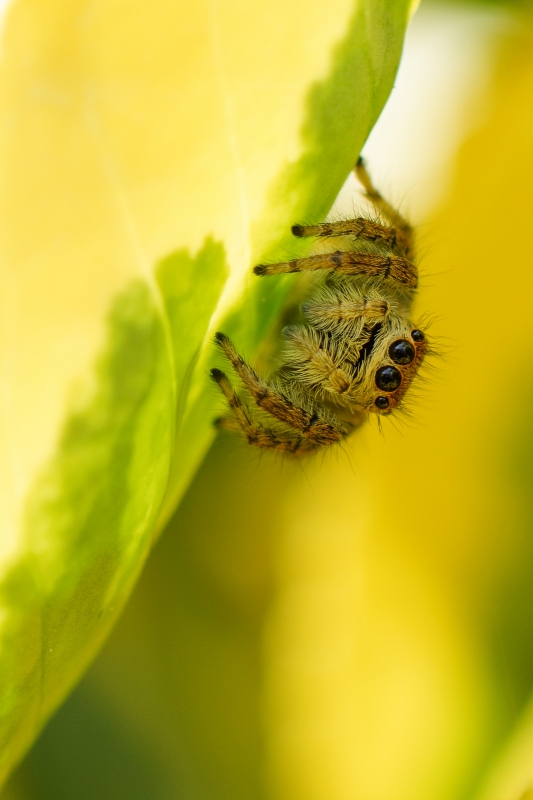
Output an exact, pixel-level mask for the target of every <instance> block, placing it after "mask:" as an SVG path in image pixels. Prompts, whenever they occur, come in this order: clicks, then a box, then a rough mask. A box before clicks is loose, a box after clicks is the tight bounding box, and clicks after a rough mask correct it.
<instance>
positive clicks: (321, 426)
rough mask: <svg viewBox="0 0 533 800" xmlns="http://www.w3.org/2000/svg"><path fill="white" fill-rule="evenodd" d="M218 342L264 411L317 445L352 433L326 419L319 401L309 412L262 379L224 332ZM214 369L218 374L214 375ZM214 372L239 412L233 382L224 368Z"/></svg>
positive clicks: (337, 423) (332, 442) (219, 335)
mask: <svg viewBox="0 0 533 800" xmlns="http://www.w3.org/2000/svg"><path fill="white" fill-rule="evenodd" d="M215 342H216V343H217V344H218V345H219V347H220V348H221V350H222V352H223V353H224V355H225V356H226V358H227V359H228V361H229V362H230V364H231V365H232V367H233V369H234V370H235V372H236V373H237V375H238V376H239V378H240V379H241V380H242V382H243V384H244V386H245V387H246V389H247V390H248V392H249V393H250V395H251V396H252V398H253V400H254V402H255V403H256V405H257V406H258V407H259V408H261V409H262V410H263V411H266V412H267V413H268V414H270V415H271V416H273V417H275V418H276V419H277V420H279V421H280V422H283V423H285V424H286V425H288V426H289V427H290V428H293V429H294V430H295V431H297V432H298V433H299V434H301V435H302V436H303V437H305V439H307V440H309V441H310V442H311V443H312V444H314V445H316V446H319V445H331V444H334V443H335V442H339V441H341V440H342V439H344V438H345V437H346V436H347V435H348V433H349V432H350V430H351V428H350V426H349V425H344V424H342V423H341V422H336V421H335V420H333V419H326V418H325V416H324V414H323V413H322V412H321V410H320V408H319V406H318V404H316V403H313V404H312V405H313V410H312V411H307V410H306V409H304V408H302V407H301V406H300V405H298V403H295V402H293V401H292V400H291V399H290V398H289V397H287V396H286V395H284V394H282V393H281V392H279V391H278V390H277V389H275V388H274V387H272V386H269V384H267V383H266V382H265V381H262V380H261V379H260V378H259V377H258V375H257V374H256V373H255V372H254V370H253V369H252V368H251V367H250V366H249V364H247V363H246V361H244V359H243V358H241V356H240V355H239V354H238V353H237V351H236V350H235V347H234V346H233V344H232V343H231V341H230V340H229V339H228V337H227V336H226V335H225V334H224V333H220V332H219V333H217V334H216V335H215ZM213 372H214V373H215V374H213ZM211 374H212V377H213V378H214V380H215V381H216V382H217V383H218V384H219V386H220V388H221V390H222V391H223V393H224V395H225V396H226V398H227V399H228V402H229V403H230V407H231V408H232V411H233V412H234V414H235V409H234V407H233V406H232V402H231V401H230V397H229V391H230V390H231V392H232V393H233V395H234V396H235V397H237V395H235V393H234V392H233V389H231V387H230V388H229V389H228V388H227V386H229V381H227V378H226V376H225V375H224V373H222V372H221V371H220V370H214V371H213V370H212V372H211ZM222 376H223V377H224V378H225V380H226V381H227V384H225V382H224V381H223V379H222ZM239 403H240V401H239ZM241 405H242V404H241ZM237 421H238V422H239V424H240V425H241V427H243V426H242V424H241V422H240V419H237Z"/></svg>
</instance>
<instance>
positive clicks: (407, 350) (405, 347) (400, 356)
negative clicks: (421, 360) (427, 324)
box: [389, 339, 415, 364]
mask: <svg viewBox="0 0 533 800" xmlns="http://www.w3.org/2000/svg"><path fill="white" fill-rule="evenodd" d="M389 356H390V357H391V359H392V360H393V361H394V363H395V364H410V363H411V361H412V360H413V359H414V357H415V348H414V347H413V345H412V344H411V342H408V341H407V340H406V339H398V341H397V342H393V343H392V344H391V346H390V347H389Z"/></svg>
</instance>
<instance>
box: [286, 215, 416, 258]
mask: <svg viewBox="0 0 533 800" xmlns="http://www.w3.org/2000/svg"><path fill="white" fill-rule="evenodd" d="M291 231H292V233H293V234H294V235H295V236H298V237H299V238H303V237H306V236H353V237H355V238H356V239H364V240H365V241H369V242H382V243H383V244H386V245H387V246H388V247H390V249H391V250H392V252H393V253H395V254H396V255H401V256H405V255H407V254H408V252H409V250H410V248H411V245H412V242H411V240H410V238H409V237H407V236H406V234H405V233H404V231H403V230H401V229H400V228H394V227H391V226H390V225H380V223H379V222H374V221H373V220H371V219H365V218H364V217H356V218H355V219H347V220H342V221H340V222H321V223H319V224H318V225H293V226H292V228H291Z"/></svg>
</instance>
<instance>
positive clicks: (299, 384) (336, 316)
mask: <svg viewBox="0 0 533 800" xmlns="http://www.w3.org/2000/svg"><path fill="white" fill-rule="evenodd" d="M355 172H356V175H357V177H358V178H359V180H360V182H361V183H362V184H363V186H364V188H365V191H366V196H367V197H368V198H370V200H372V201H373V202H374V204H375V206H376V209H377V211H378V212H379V214H380V218H381V219H382V220H384V222H381V221H380V222H377V221H374V220H371V219H366V218H364V217H358V218H356V219H352V220H346V221H342V222H324V223H322V224H319V225H295V226H293V228H292V232H293V234H294V235H295V236H299V237H301V236H316V237H321V238H322V239H324V238H326V237H327V238H328V239H332V240H333V241H335V240H337V242H339V249H336V250H333V251H330V252H324V253H318V254H316V255H311V256H307V257H306V258H298V259H295V260H294V261H288V262H285V263H281V264H260V265H258V266H257V267H255V268H254V273H255V274H256V275H279V274H281V273H287V272H307V271H309V270H322V271H323V272H324V279H323V281H321V282H320V283H319V284H318V285H316V286H315V288H314V290H313V291H312V293H311V296H310V297H309V299H308V300H307V301H306V302H305V303H303V304H302V306H301V311H302V313H303V317H304V319H305V323H304V324H299V325H290V326H288V327H286V328H284V330H283V337H284V339H285V348H284V354H283V355H284V360H283V365H282V367H281V368H280V369H279V370H278V371H277V372H276V373H275V374H274V375H273V376H272V378H271V379H270V380H269V381H268V382H267V381H264V380H262V379H261V378H260V377H259V376H258V375H257V374H256V373H255V372H254V370H253V369H252V368H251V367H250V366H249V365H248V364H247V363H246V362H245V361H244V360H243V359H242V358H241V356H240V355H239V354H238V353H237V351H236V350H235V348H234V346H233V344H232V343H231V342H230V340H229V339H228V337H227V336H226V335H225V334H223V333H217V334H216V336H215V341H216V343H217V344H218V345H219V347H220V348H221V349H222V351H223V353H224V355H225V356H226V358H227V359H228V360H229V362H230V363H231V365H232V367H233V369H234V370H235V372H236V373H237V375H238V376H239V378H240V379H241V381H242V382H243V384H244V387H245V389H246V391H247V393H248V395H249V396H250V398H251V400H252V401H253V403H254V404H255V405H256V406H257V407H258V408H259V409H261V411H262V412H264V414H263V415H261V417H260V418H259V417H258V415H254V414H252V413H251V412H250V409H249V407H248V405H247V404H246V403H245V402H243V401H242V400H241V398H240V397H239V396H238V395H237V394H236V393H235V391H234V390H233V388H232V386H231V384H230V382H229V380H228V378H227V377H226V375H225V373H224V372H222V371H221V370H219V369H213V370H211V377H212V378H213V380H214V381H216V383H217V384H218V386H219V387H220V389H221V391H222V392H223V394H224V396H225V397H226V400H227V401H228V404H229V408H230V412H231V415H230V416H229V417H224V418H222V419H221V420H219V421H218V424H219V425H220V426H221V427H225V428H230V429H232V430H239V431H241V432H242V433H243V434H244V436H245V437H246V439H247V440H248V442H249V443H250V444H255V445H256V446H258V447H265V448H270V449H274V450H282V451H285V452H289V453H295V454H299V455H300V454H304V453H307V452H310V451H313V450H316V449H317V448H318V447H321V446H327V445H331V444H334V443H335V442H339V441H341V440H343V439H345V438H346V436H348V434H349V433H351V431H352V430H353V429H354V427H357V426H358V425H360V424H361V421H362V420H363V419H364V418H365V416H366V414H368V413H375V414H379V415H386V414H390V413H391V411H393V410H394V409H395V408H397V407H398V406H399V405H400V403H401V401H402V398H403V396H404V394H405V392H406V391H407V389H408V388H409V386H410V384H411V382H412V380H413V378H414V377H415V375H416V373H417V370H418V368H419V366H420V364H421V362H422V360H423V358H424V355H425V354H426V352H427V340H426V336H425V334H424V333H423V332H422V331H421V330H420V328H418V327H417V326H416V325H414V324H413V323H411V322H410V320H409V311H410V307H411V304H412V300H413V296H414V292H415V290H416V286H417V268H416V266H415V264H414V263H413V260H412V259H413V231H412V228H411V226H410V225H409V223H408V222H407V221H406V220H405V219H404V218H403V217H402V216H401V215H400V214H399V212H398V211H396V210H395V209H394V208H393V207H392V206H391V205H390V204H389V203H387V201H386V200H384V198H383V197H382V196H381V194H380V193H379V192H378V191H377V190H376V189H375V188H374V186H373V185H372V182H371V180H370V178H369V176H368V173H367V171H366V168H365V165H364V162H363V160H362V159H359V161H358V162H357V165H356V167H355ZM341 246H342V249H340V247H341Z"/></svg>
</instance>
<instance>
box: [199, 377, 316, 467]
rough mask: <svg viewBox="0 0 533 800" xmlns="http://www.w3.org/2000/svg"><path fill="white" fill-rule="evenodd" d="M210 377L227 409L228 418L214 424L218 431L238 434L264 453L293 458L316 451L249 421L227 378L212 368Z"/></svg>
mask: <svg viewBox="0 0 533 800" xmlns="http://www.w3.org/2000/svg"><path fill="white" fill-rule="evenodd" d="M211 377H212V378H213V380H214V381H215V383H216V384H217V385H218V387H219V389H220V390H221V392H222V394H223V395H224V397H225V398H226V400H227V402H228V405H229V407H230V409H231V414H232V416H231V417H222V418H221V419H219V420H217V421H216V425H217V427H218V428H225V429H226V430H231V431H240V432H241V433H243V434H244V436H245V437H246V440H247V441H248V444H253V445H255V446H256V447H261V448H263V449H268V450H280V451H282V452H285V453H292V454H293V455H304V454H306V453H310V452H312V451H313V450H315V449H316V445H314V444H313V443H312V442H310V441H309V439H306V438H305V437H304V436H299V435H298V434H297V433H296V432H295V433H294V434H292V433H290V431H287V432H285V431H275V430H273V429H272V428H268V427H267V426H266V425H263V424H262V423H260V422H258V421H257V420H254V419H252V418H251V416H250V414H249V413H248V410H247V409H246V408H245V406H244V404H243V403H242V401H241V399H240V397H239V396H238V394H237V393H236V392H235V391H234V389H233V387H232V386H231V383H230V382H229V380H228V378H227V376H226V375H225V374H224V373H223V372H222V370H220V369H212V370H211Z"/></svg>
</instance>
